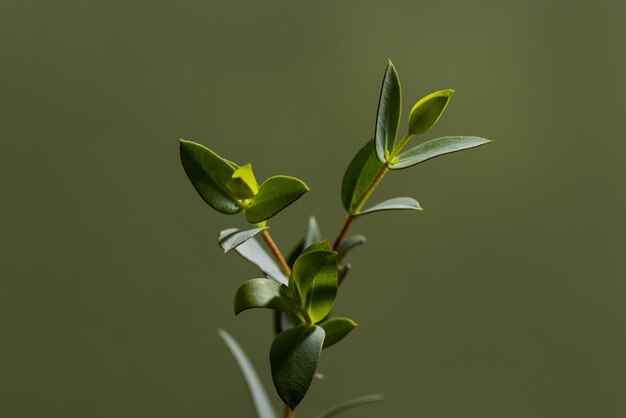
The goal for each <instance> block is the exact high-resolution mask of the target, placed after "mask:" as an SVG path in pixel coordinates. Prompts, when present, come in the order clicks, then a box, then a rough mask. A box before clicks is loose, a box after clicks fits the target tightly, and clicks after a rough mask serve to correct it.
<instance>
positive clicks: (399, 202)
mask: <svg viewBox="0 0 626 418" xmlns="http://www.w3.org/2000/svg"><path fill="white" fill-rule="evenodd" d="M383 210H416V211H421V210H422V208H421V207H420V204H419V203H417V200H415V199H413V198H410V197H396V198H393V199H389V200H385V201H384V202H381V203H379V204H377V205H374V206H372V207H371V208H368V209H365V210H363V211H361V212H359V216H361V215H367V214H368V213H373V212H380V211H383Z"/></svg>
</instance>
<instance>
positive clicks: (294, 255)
mask: <svg viewBox="0 0 626 418" xmlns="http://www.w3.org/2000/svg"><path fill="white" fill-rule="evenodd" d="M302 250H304V238H302V239H301V240H300V241H298V243H297V244H296V245H295V246H294V247H293V248H292V249H291V251H290V252H289V255H288V256H287V264H288V265H289V267H291V268H293V263H295V262H296V260H297V259H298V257H299V256H300V254H302Z"/></svg>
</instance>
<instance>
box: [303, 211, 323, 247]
mask: <svg viewBox="0 0 626 418" xmlns="http://www.w3.org/2000/svg"><path fill="white" fill-rule="evenodd" d="M321 240H322V232H321V231H320V227H319V225H318V224H317V220H316V219H315V216H311V217H309V226H308V228H307V230H306V235H305V237H304V248H306V247H309V246H311V245H313V244H315V243H316V242H319V241H321Z"/></svg>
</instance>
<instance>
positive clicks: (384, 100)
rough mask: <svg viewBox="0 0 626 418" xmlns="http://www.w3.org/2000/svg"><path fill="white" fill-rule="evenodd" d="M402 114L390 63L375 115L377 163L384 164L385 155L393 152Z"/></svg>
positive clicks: (394, 72)
mask: <svg viewBox="0 0 626 418" xmlns="http://www.w3.org/2000/svg"><path fill="white" fill-rule="evenodd" d="M401 113H402V89H401V88H400V80H399V79H398V73H397V72H396V68H395V67H394V66H393V64H392V62H391V61H389V63H388V64H387V70H386V71H385V76H384V78H383V86H382V88H381V90H380V98H379V100H378V114H377V115H376V136H375V139H376V155H377V157H378V161H380V162H381V163H385V161H386V157H387V154H388V153H390V152H391V150H393V148H394V145H395V143H396V137H397V135H398V126H399V125H400V115H401Z"/></svg>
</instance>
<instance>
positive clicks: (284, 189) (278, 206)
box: [246, 176, 309, 223]
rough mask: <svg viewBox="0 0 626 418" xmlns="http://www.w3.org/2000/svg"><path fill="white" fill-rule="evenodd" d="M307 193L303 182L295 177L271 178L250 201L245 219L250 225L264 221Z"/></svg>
mask: <svg viewBox="0 0 626 418" xmlns="http://www.w3.org/2000/svg"><path fill="white" fill-rule="evenodd" d="M307 191H309V188H308V187H307V185H306V184H304V182H302V181H301V180H298V179H297V178H295V177H288V176H273V177H270V178H269V179H267V180H265V181H264V182H263V184H262V185H261V187H260V188H259V192H258V193H257V194H256V196H254V198H252V199H251V200H250V204H251V206H250V207H249V208H248V209H246V219H247V220H248V222H250V223H259V222H262V221H265V220H267V219H269V218H271V217H272V216H274V215H276V214H277V213H278V212H280V211H281V210H283V209H284V208H286V207H287V206H289V205H290V204H292V203H293V202H295V201H296V200H298V198H299V197H300V196H302V195H303V194H304V193H306V192H307Z"/></svg>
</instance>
